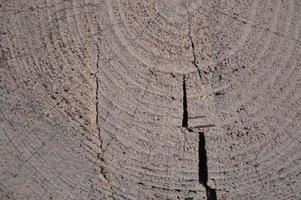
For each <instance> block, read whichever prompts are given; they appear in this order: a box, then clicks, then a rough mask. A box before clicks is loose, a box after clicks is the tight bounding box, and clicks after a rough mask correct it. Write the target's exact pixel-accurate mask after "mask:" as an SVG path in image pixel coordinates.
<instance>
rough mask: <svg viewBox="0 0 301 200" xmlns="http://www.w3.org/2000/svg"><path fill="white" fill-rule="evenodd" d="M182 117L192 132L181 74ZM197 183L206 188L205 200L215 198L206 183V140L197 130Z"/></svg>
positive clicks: (183, 124) (184, 124)
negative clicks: (189, 125)
mask: <svg viewBox="0 0 301 200" xmlns="http://www.w3.org/2000/svg"><path fill="white" fill-rule="evenodd" d="M182 87H183V118H182V127H183V128H185V129H187V130H188V132H190V133H191V132H192V133H194V131H193V130H192V129H190V128H188V109H187V106H188V105H187V104H188V103H187V91H186V78H185V75H183V83H182ZM198 134H199V150H198V153H199V163H198V168H199V171H198V173H199V183H200V184H202V185H203V186H204V187H205V189H206V196H207V200H216V199H217V197H216V191H215V189H212V188H210V187H209V186H208V185H207V182H208V166H207V152H206V140H205V135H204V133H203V132H199V133H198Z"/></svg>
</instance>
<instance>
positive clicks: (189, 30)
mask: <svg viewBox="0 0 301 200" xmlns="http://www.w3.org/2000/svg"><path fill="white" fill-rule="evenodd" d="M185 7H186V13H187V20H188V38H189V41H190V45H191V51H192V55H193V60H192V62H191V63H192V64H193V66H195V68H196V69H197V71H198V74H199V77H200V79H201V80H202V76H201V71H200V69H199V67H198V65H197V59H196V53H195V45H194V42H193V39H192V36H191V20H190V18H191V14H190V12H189V11H188V7H187V4H186V1H185Z"/></svg>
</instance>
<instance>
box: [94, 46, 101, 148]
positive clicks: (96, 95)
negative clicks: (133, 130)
mask: <svg viewBox="0 0 301 200" xmlns="http://www.w3.org/2000/svg"><path fill="white" fill-rule="evenodd" d="M99 57H100V50H99V48H97V61H96V70H97V71H99ZM95 81H96V91H95V93H96V94H95V101H96V102H95V106H96V108H95V110H96V119H95V121H96V128H97V133H98V138H99V141H100V144H101V145H100V147H101V148H102V142H101V139H100V138H101V135H100V127H99V108H98V103H99V99H98V91H99V78H98V76H97V75H95Z"/></svg>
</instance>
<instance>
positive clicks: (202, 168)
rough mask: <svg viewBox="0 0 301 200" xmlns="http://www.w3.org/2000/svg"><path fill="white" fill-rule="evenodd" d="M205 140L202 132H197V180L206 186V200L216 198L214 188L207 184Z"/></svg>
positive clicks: (214, 199)
mask: <svg viewBox="0 0 301 200" xmlns="http://www.w3.org/2000/svg"><path fill="white" fill-rule="evenodd" d="M205 146H206V140H205V135H204V133H203V132H200V133H199V182H200V184H202V185H203V186H204V187H205V188H206V195H207V200H216V199H217V198H216V191H215V189H212V188H210V187H209V186H208V185H207V182H208V166H207V152H206V147H205Z"/></svg>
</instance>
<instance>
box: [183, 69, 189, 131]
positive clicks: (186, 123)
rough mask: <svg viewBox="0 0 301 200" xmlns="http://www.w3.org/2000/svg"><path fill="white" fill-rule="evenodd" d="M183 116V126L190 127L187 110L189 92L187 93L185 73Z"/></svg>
mask: <svg viewBox="0 0 301 200" xmlns="http://www.w3.org/2000/svg"><path fill="white" fill-rule="evenodd" d="M182 86H183V118H182V127H183V128H188V110H187V93H186V80H185V75H184V76H183V84H182Z"/></svg>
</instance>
